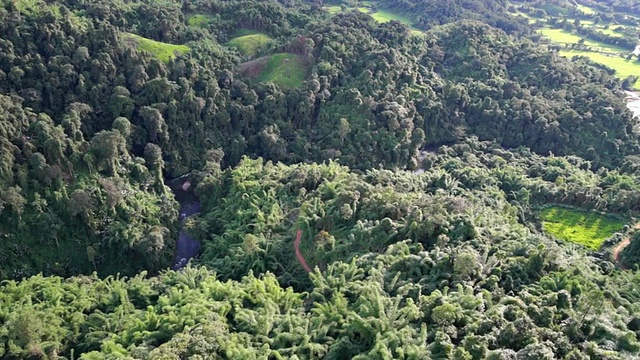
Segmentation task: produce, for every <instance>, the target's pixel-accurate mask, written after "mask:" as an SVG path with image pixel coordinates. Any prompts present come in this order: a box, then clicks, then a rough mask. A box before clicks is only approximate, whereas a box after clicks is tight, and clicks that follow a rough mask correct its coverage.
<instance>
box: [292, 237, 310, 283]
mask: <svg viewBox="0 0 640 360" xmlns="http://www.w3.org/2000/svg"><path fill="white" fill-rule="evenodd" d="M301 239H302V231H301V230H300V229H298V233H297V234H296V241H294V242H293V248H294V249H295V251H296V258H298V262H300V265H302V267H303V268H304V269H305V271H306V272H308V273H310V272H311V268H310V267H309V265H307V261H306V260H305V259H304V256H302V253H301V252H300V240H301Z"/></svg>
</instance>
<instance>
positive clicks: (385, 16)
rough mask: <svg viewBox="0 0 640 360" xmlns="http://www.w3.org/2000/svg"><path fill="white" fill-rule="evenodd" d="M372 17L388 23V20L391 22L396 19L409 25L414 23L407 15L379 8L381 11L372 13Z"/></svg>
mask: <svg viewBox="0 0 640 360" xmlns="http://www.w3.org/2000/svg"><path fill="white" fill-rule="evenodd" d="M371 17H372V18H374V19H375V20H376V21H377V22H379V23H386V22H389V21H391V20H396V21H399V22H401V23H404V24H406V25H407V26H411V25H413V22H412V21H411V20H409V18H407V17H405V16H402V15H398V14H394V13H390V12H388V11H384V10H379V11H376V12H374V13H372V14H371Z"/></svg>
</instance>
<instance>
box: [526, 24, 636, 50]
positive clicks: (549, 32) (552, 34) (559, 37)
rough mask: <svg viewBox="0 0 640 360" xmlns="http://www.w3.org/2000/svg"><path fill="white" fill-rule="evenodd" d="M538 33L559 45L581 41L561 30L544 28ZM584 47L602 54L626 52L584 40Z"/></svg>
mask: <svg viewBox="0 0 640 360" xmlns="http://www.w3.org/2000/svg"><path fill="white" fill-rule="evenodd" d="M538 32H539V33H540V34H542V35H543V36H545V37H547V38H549V39H550V40H551V41H553V42H557V43H559V44H575V43H577V42H578V41H580V39H582V37H580V36H579V35H576V34H573V33H571V32H568V31H566V30H563V29H551V28H544V29H539V30H538ZM584 45H586V46H589V47H591V48H592V49H593V50H594V51H598V52H604V53H612V54H619V53H625V52H628V50H625V49H623V48H621V47H618V46H613V45H609V44H605V43H602V42H598V41H593V40H589V39H585V41H584Z"/></svg>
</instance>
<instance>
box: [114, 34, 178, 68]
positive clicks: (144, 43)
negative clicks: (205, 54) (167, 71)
mask: <svg viewBox="0 0 640 360" xmlns="http://www.w3.org/2000/svg"><path fill="white" fill-rule="evenodd" d="M124 37H125V39H127V40H130V41H134V42H135V43H136V44H137V45H138V50H144V51H146V52H149V53H151V54H153V55H154V56H155V57H157V58H158V59H159V60H160V61H163V62H165V63H166V62H169V59H171V58H172V57H174V56H175V55H176V54H179V55H182V54H186V53H188V52H189V51H191V49H190V48H189V47H188V46H187V45H174V44H167V43H163V42H159V41H155V40H151V39H147V38H144V37H142V36H139V35H136V34H131V33H125V34H124Z"/></svg>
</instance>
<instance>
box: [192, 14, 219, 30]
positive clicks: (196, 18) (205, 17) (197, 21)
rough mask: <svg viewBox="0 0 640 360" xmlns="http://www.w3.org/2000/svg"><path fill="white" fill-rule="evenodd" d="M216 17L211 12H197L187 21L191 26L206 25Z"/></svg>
mask: <svg viewBox="0 0 640 360" xmlns="http://www.w3.org/2000/svg"><path fill="white" fill-rule="evenodd" d="M214 19H215V17H214V16H213V15H209V14H195V15H192V16H190V17H189V20H187V23H188V24H189V26H197V27H206V26H207V25H209V23H211V22H212V21H213V20H214Z"/></svg>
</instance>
